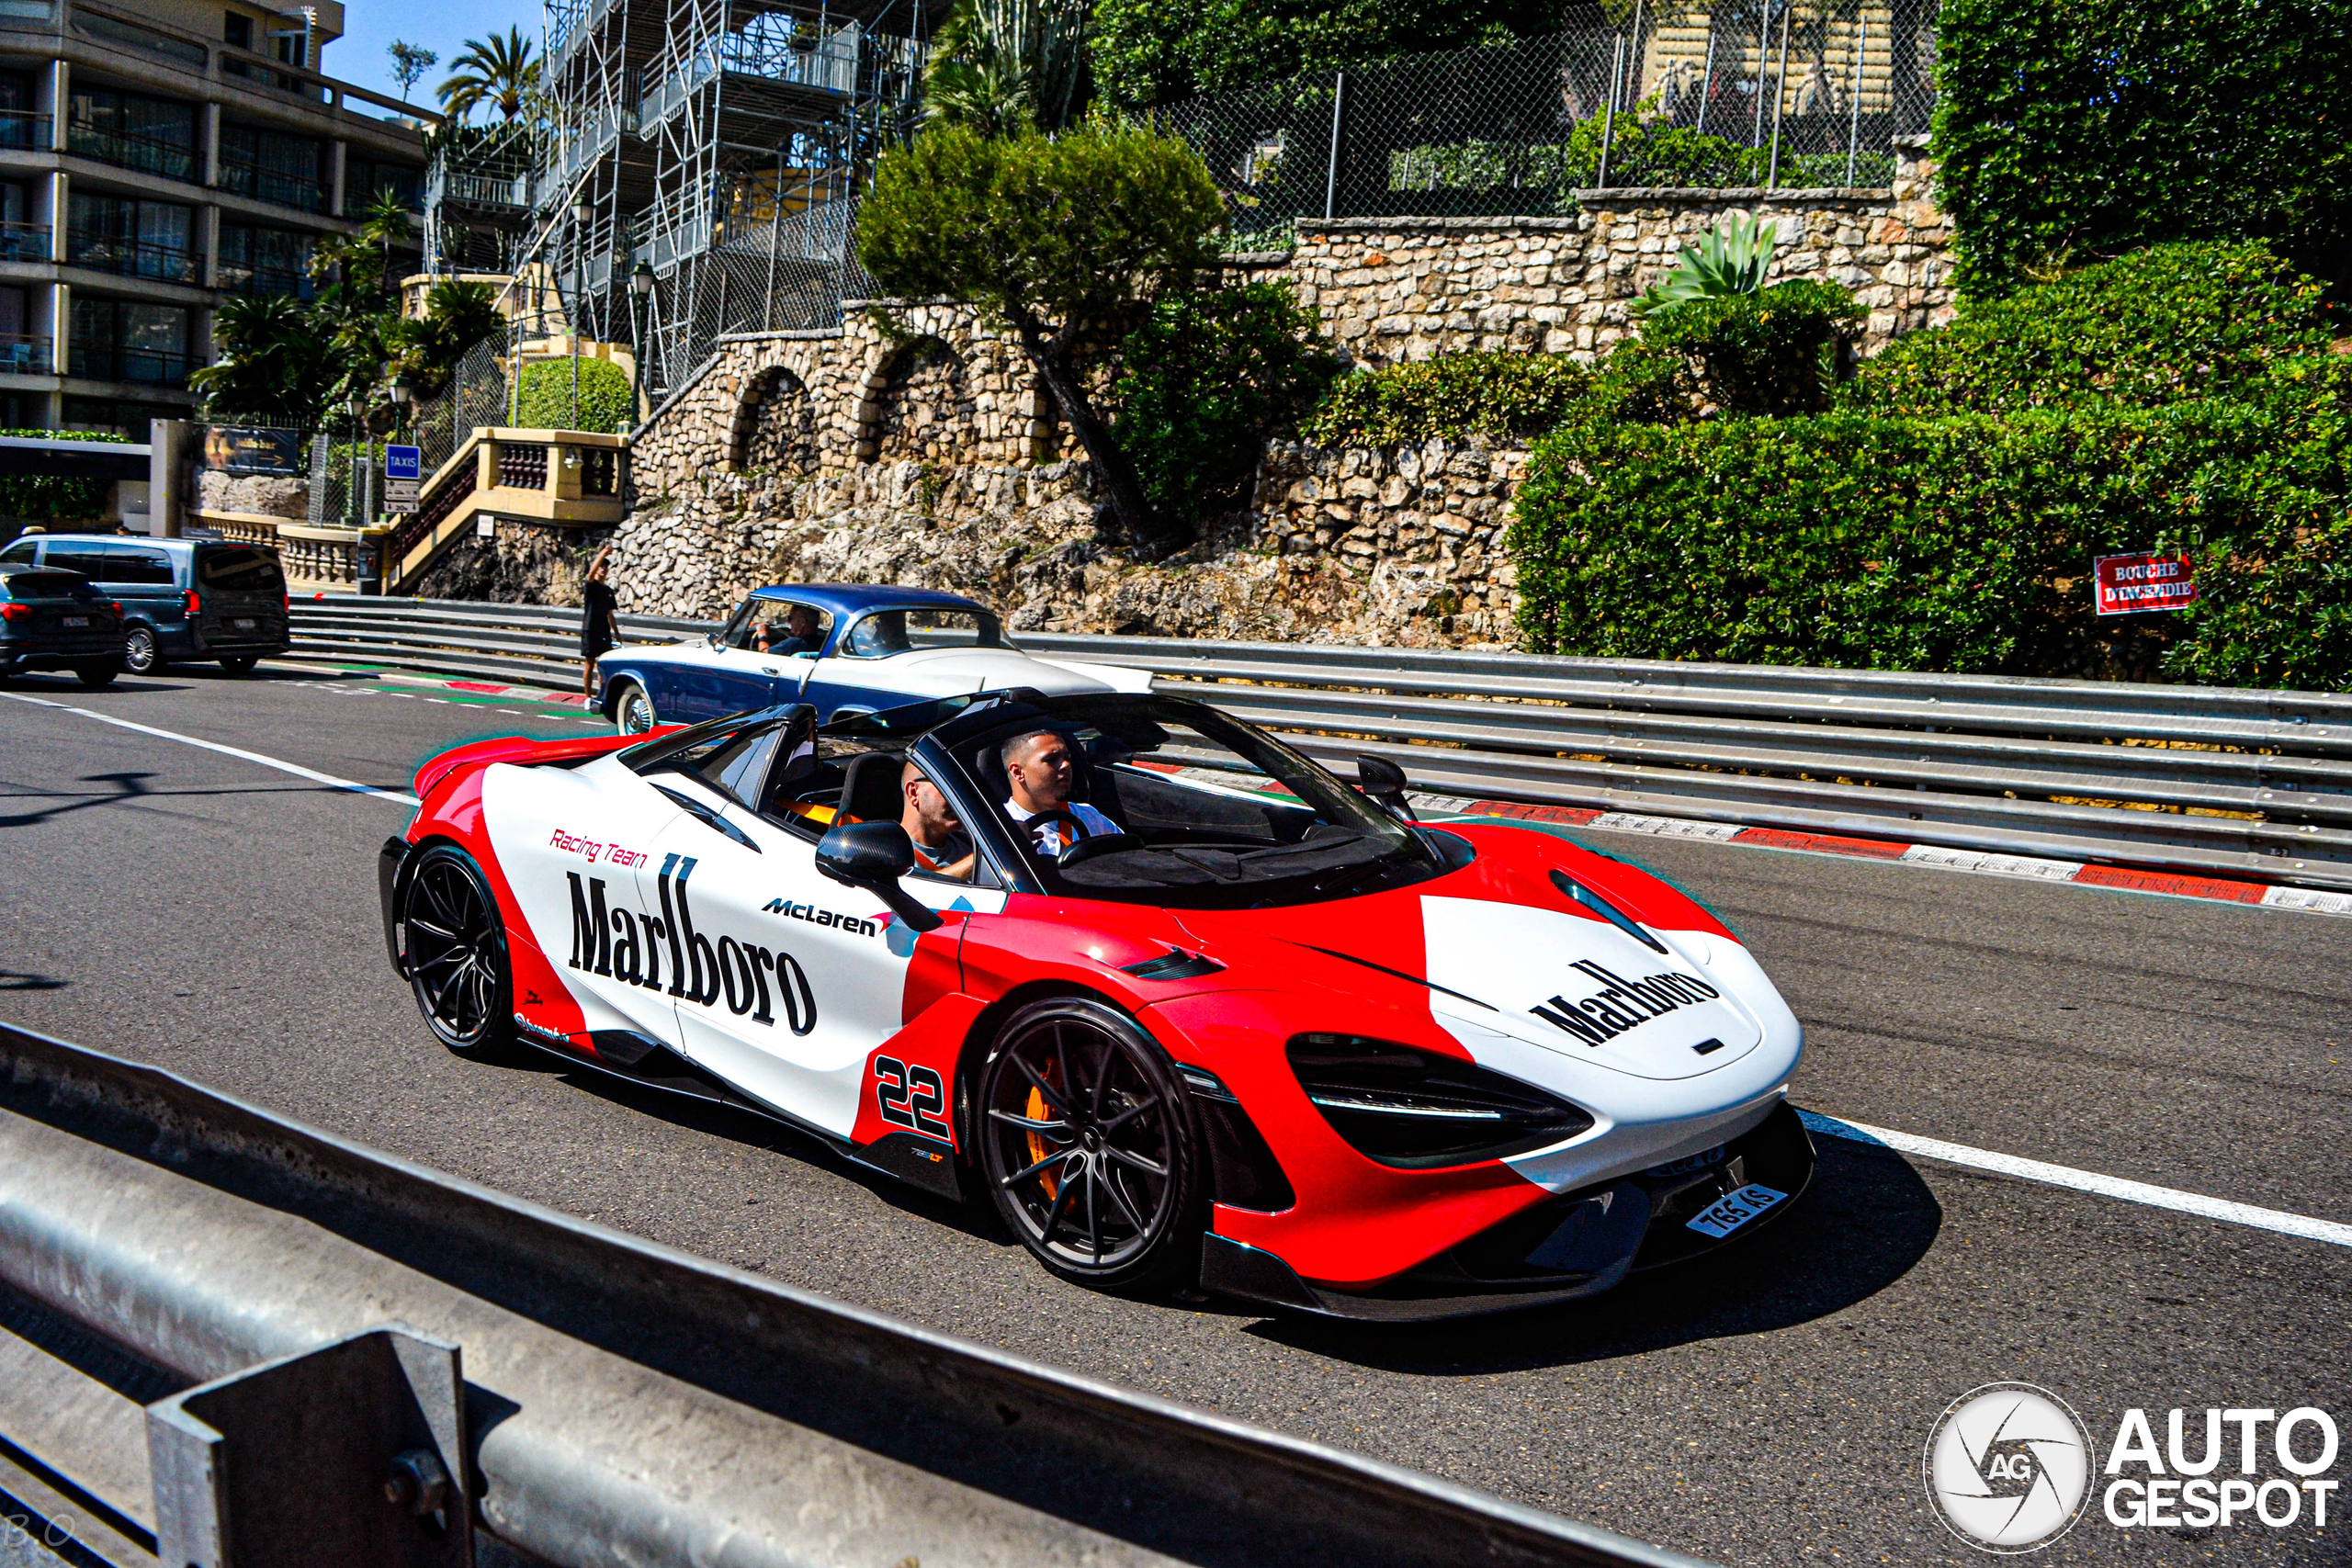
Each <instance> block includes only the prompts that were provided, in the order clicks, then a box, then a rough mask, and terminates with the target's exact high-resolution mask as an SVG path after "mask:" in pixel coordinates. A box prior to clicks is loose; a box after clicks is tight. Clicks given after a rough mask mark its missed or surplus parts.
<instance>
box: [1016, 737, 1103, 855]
mask: <svg viewBox="0 0 2352 1568" xmlns="http://www.w3.org/2000/svg"><path fill="white" fill-rule="evenodd" d="M1001 755H1002V756H1003V758H1004V767H1005V772H1006V773H1008V774H1009V775H1011V777H1012V798H1011V799H1009V800H1007V801H1006V802H1005V803H1004V814H1005V815H1006V816H1008V817H1010V818H1012V820H1013V821H1014V823H1016V824H1018V825H1022V826H1028V825H1029V823H1030V821H1031V819H1032V818H1045V820H1043V821H1040V822H1037V823H1036V824H1035V827H1034V828H1031V829H1030V839H1031V840H1032V841H1033V842H1034V843H1035V845H1036V846H1037V852H1039V853H1040V854H1044V855H1047V856H1055V855H1058V854H1060V853H1061V852H1063V851H1064V850H1066V849H1068V848H1069V847H1070V845H1072V844H1074V843H1077V842H1078V841H1079V840H1081V839H1099V838H1103V837H1104V836H1105V835H1107V834H1114V833H1119V832H1123V831H1125V829H1122V828H1120V826H1119V825H1118V824H1117V823H1116V822H1114V821H1112V820H1111V819H1110V818H1108V817H1105V816H1103V813H1101V812H1100V811H1097V810H1095V809H1094V807H1091V806H1089V805H1087V804H1086V803H1085V802H1084V801H1082V800H1072V799H1071V798H1070V797H1069V795H1070V789H1071V787H1072V786H1073V785H1074V784H1076V783H1077V780H1078V763H1077V761H1076V760H1075V759H1074V758H1072V757H1071V755H1070V750H1069V741H1068V740H1065V739H1062V738H1061V737H1060V736H1058V735H1057V734H1055V733H1054V732H1053V731H1052V730H1050V729H1033V730H1031V731H1029V732H1028V733H1027V734H1026V735H1016V736H1014V737H1013V738H1012V739H1011V740H1009V741H1007V742H1006V743H1005V747H1004V750H1003V751H1002V753H1001ZM1073 819H1074V820H1073Z"/></svg>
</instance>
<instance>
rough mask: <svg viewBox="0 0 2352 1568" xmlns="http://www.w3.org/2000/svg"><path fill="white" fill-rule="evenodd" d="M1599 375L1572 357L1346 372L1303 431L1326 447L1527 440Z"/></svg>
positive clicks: (1457, 359) (1469, 358)
mask: <svg viewBox="0 0 2352 1568" xmlns="http://www.w3.org/2000/svg"><path fill="white" fill-rule="evenodd" d="M1592 379H1593V378H1592V372H1591V371H1590V370H1589V369H1587V368H1586V367H1584V366H1582V365H1579V364H1578V363H1577V362H1576V361H1575V360H1573V359H1571V358H1569V357H1568V356H1567V355H1565V354H1448V355H1440V356H1439V357H1437V358H1435V359H1424V360H1420V361H1418V362H1416V363H1413V364H1408V365H1392V366H1387V367H1384V368H1381V369H1377V370H1359V371H1356V372H1355V373H1354V374H1352V375H1349V376H1342V377H1340V378H1339V379H1338V380H1336V381H1334V382H1332V383H1331V389H1330V391H1329V393H1328V394H1327V395H1326V396H1325V397H1324V399H1323V401H1322V403H1321V405H1320V406H1319V407H1317V409H1316V411H1315V412H1313V413H1312V414H1310V415H1308V416H1307V418H1306V421H1305V422H1304V423H1302V424H1301V425H1300V426H1299V434H1300V435H1301V436H1303V437H1304V438H1306V440H1308V441H1312V442H1314V443H1316V444H1317V445H1318V446H1397V445H1399V444H1401V443H1407V442H1420V441H1427V440H1430V438H1431V437H1442V438H1444V439H1447V440H1461V439H1463V438H1464V437H1466V436H1472V435H1484V436H1487V437H1489V438H1491V439H1495V440H1527V439H1531V438H1532V437H1534V436H1536V435H1539V434H1543V433H1544V431H1547V430H1549V429H1551V428H1552V427H1553V426H1554V425H1555V424H1557V423H1560V421H1561V420H1563V419H1565V418H1566V417H1567V415H1568V412H1569V411H1570V410H1571V409H1573V408H1574V407H1576V405H1577V400H1578V399H1580V398H1582V397H1583V396H1584V395H1585V394H1586V392H1587V391H1588V390H1589V389H1590V387H1591V385H1592Z"/></svg>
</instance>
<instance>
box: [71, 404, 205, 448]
mask: <svg viewBox="0 0 2352 1568" xmlns="http://www.w3.org/2000/svg"><path fill="white" fill-rule="evenodd" d="M187 416H188V410H187V406H186V405H184V404H179V403H135V402H127V401H124V400H121V399H119V398H67V399H66V400H65V408H64V418H63V420H62V422H61V423H63V425H64V426H65V428H66V429H68V430H86V431H107V430H111V431H113V432H114V433H115V434H117V435H127V436H129V437H130V439H131V440H133V441H144V440H146V439H147V437H148V435H149V434H151V432H150V431H149V430H148V428H147V422H148V421H149V420H152V419H186V418H187Z"/></svg>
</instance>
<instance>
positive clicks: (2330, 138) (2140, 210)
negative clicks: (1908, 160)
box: [1934, 0, 2352, 296]
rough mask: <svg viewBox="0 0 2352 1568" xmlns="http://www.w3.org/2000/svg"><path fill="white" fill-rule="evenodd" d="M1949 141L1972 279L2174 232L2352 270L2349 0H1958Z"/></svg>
mask: <svg viewBox="0 0 2352 1568" xmlns="http://www.w3.org/2000/svg"><path fill="white" fill-rule="evenodd" d="M1936 52H1937V58H1936V84H1937V89H1938V100H1937V106H1936V129H1935V140H1934V152H1935V156H1936V159H1937V162H1938V163H1939V165H1940V174H1939V186H1940V189H1941V197H1942V201H1943V205H1944V208H1945V209H1946V210H1947V211H1949V212H1950V213H1951V217H1952V220H1953V224H1954V231H1955V240H1954V246H1955V253H1956V258H1957V264H1958V265H1957V268H1956V271H1955V275H1954V276H1955V279H1956V281H1957V282H1958V284H1959V286H1960V288H1961V289H1962V292H1963V293H1965V294H1969V295H1981V296H1992V295H1997V294H2000V293H2003V292H2006V291H2007V290H2008V289H2009V288H2014V287H2016V286H2017V284H2018V282H2020V281H2021V280H2022V279H2024V278H2025V277H2027V276H2030V275H2031V274H2033V273H2034V272H2036V271H2038V270H2040V269H2042V268H2045V267H2048V266H2051V265H2064V264H2065V263H2067V262H2068V261H2070V260H2071V261H2081V260H2087V259H2092V258H2096V257H2098V256H2103V255H2113V254H2118V253H2120V252H2122V251H2125V250H2129V249H2131V248H2132V247H2134V246H2138V245H2145V244H2149V243H2154V242H2157V241H2163V240H2177V239H2232V238H2242V237H2247V236H2268V237H2270V238H2273V239H2276V240H2277V241H2278V242H2279V243H2280V247H2281V249H2282V250H2283V251H2284V252H2285V253H2286V254H2287V255H2289V256H2290V257H2291V258H2293V259H2294V260H2295V261H2296V262H2297V263H2298V264H2299V265H2302V266H2304V267H2306V268H2307V269H2309V270H2312V271H2314V272H2322V273H2325V274H2328V275H2330V276H2335V277H2337V278H2339V279H2340V278H2341V277H2342V276H2343V270H2342V269H2343V266H2344V257H2345V245H2346V240H2347V238H2352V146H2347V138H2346V133H2345V123H2344V109H2343V91H2344V83H2345V82H2346V81H2347V80H2352V28H2347V27H2346V25H2345V17H2344V9H2343V6H2342V5H2341V3H2340V0H2172V3H2168V4H2165V5H2154V6H2152V5H2149V4H2147V3H2146V0H1945V4H1944V6H1943V7H1942V9H1941V11H1940V12H1939V16H1938V19H1937V51H1936Z"/></svg>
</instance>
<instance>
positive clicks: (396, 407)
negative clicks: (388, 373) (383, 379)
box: [385, 370, 416, 430]
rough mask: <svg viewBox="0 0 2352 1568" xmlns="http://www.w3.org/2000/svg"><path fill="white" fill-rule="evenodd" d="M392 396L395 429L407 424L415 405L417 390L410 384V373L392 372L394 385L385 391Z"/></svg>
mask: <svg viewBox="0 0 2352 1568" xmlns="http://www.w3.org/2000/svg"><path fill="white" fill-rule="evenodd" d="M385 390H386V391H387V392H389V393H390V394H391V399H392V417H393V424H394V429H395V430H397V429H398V427H399V426H400V425H401V424H403V423H407V419H408V412H409V410H410V409H411V408H412V407H413V406H414V405H415V402H416V389H415V388H414V387H413V386H411V385H410V384H409V379H408V372H407V371H405V370H395V371H393V372H392V384H391V385H390V386H389V387H387V388H385Z"/></svg>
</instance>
